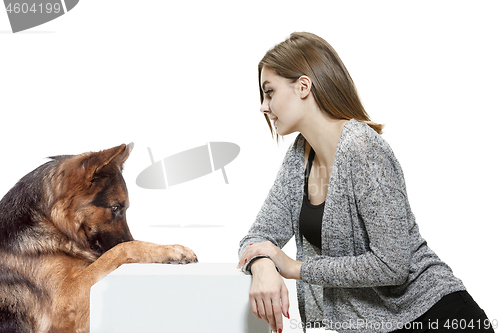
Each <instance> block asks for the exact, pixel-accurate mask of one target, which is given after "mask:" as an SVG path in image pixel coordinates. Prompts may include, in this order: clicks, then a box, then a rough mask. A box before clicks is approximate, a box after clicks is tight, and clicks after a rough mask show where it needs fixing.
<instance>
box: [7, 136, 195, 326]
mask: <svg viewBox="0 0 500 333" xmlns="http://www.w3.org/2000/svg"><path fill="white" fill-rule="evenodd" d="M132 146H133V144H130V145H128V146H127V145H121V146H118V147H114V148H111V149H107V150H104V151H101V152H96V153H93V152H91V153H85V154H81V155H65V156H56V157H51V160H50V161H49V162H47V163H45V164H43V165H41V166H40V167H38V168H37V169H35V170H34V171H32V172H31V173H29V174H27V175H26V176H25V177H24V178H22V179H21V180H20V181H19V182H18V183H17V184H16V185H15V186H14V187H13V188H12V189H11V190H10V191H9V192H8V193H7V194H6V195H5V197H4V198H3V199H2V200H1V201H0V332H8V333H21V332H23V333H25V332H36V333H42V332H50V333H52V332H88V331H89V327H90V319H89V313H90V312H89V307H90V288H91V287H92V285H94V284H95V283H96V282H97V281H99V280H100V279H101V278H103V277H104V276H106V275H107V274H109V273H110V272H112V271H113V270H115V269H116V268H118V267H119V266H120V265H122V264H125V263H182V264H184V263H191V262H196V261H197V258H196V255H195V254H194V253H193V251H191V250H190V249H188V248H186V247H184V246H181V245H156V244H152V243H146V242H141V241H135V240H134V239H133V238H132V235H131V234H130V231H129V228H128V225H127V220H126V217H125V211H126V210H127V208H128V206H129V200H128V194H127V188H126V186H125V181H124V179H123V177H122V169H123V163H124V162H125V160H126V159H127V158H128V156H129V154H130V151H131V150H132Z"/></svg>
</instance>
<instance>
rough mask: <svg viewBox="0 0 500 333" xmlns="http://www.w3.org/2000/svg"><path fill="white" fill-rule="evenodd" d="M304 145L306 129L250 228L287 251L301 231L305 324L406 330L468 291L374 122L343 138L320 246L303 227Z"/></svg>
mask: <svg viewBox="0 0 500 333" xmlns="http://www.w3.org/2000/svg"><path fill="white" fill-rule="evenodd" d="M304 143H305V139H304V137H303V136H302V135H300V134H299V135H298V136H297V139H296V140H295V142H294V143H293V144H292V145H291V146H290V148H289V150H288V152H287V154H286V156H285V159H284V161H283V164H282V166H281V169H280V170H279V172H278V176H277V178H276V180H275V182H274V185H273V186H272V188H271V190H270V191H269V194H268V196H267V198H266V200H265V202H264V204H263V206H262V208H261V210H260V212H259V213H258V215H257V218H256V220H255V222H254V224H253V225H252V226H251V228H250V230H249V232H248V235H247V236H245V237H244V238H243V239H242V240H241V242H240V250H239V255H240V256H241V254H242V253H243V251H244V250H245V248H246V247H247V246H248V245H249V244H250V243H256V242H261V241H266V240H269V241H271V242H272V243H274V244H275V245H277V246H279V247H280V248H282V247H283V246H284V245H285V244H286V243H287V242H288V241H289V240H290V239H291V238H292V237H293V236H294V235H295V241H296V245H297V260H299V261H303V264H302V268H301V272H300V273H301V279H302V281H297V294H298V303H299V310H300V314H301V318H302V325H303V326H304V327H308V328H309V327H318V326H313V325H314V324H313V323H316V324H318V323H319V322H321V323H322V324H323V326H324V327H325V328H326V329H331V330H336V331H339V332H350V331H353V330H355V331H357V332H388V331H393V330H396V329H398V328H401V327H402V325H404V324H405V323H408V322H411V321H413V320H415V319H416V318H418V317H419V316H421V315H422V314H423V313H424V312H426V311H427V310H428V309H430V308H431V306H432V305H434V304H435V303H436V302H437V301H438V300H439V299H440V298H441V297H443V296H445V295H447V294H449V293H452V292H455V291H459V290H465V287H464V285H463V284H462V282H461V281H460V280H459V279H458V278H456V277H455V276H454V275H453V273H452V271H451V269H450V267H449V266H447V265H446V264H445V263H444V262H443V261H441V260H440V259H439V258H438V256H437V255H436V254H435V253H434V252H433V251H432V250H431V249H430V248H429V247H428V246H427V243H426V241H425V240H424V239H423V238H422V237H421V236H420V233H419V229H418V226H417V224H416V223H415V218H414V216H413V214H412V212H411V209H410V205H409V203H408V198H407V194H406V186H405V181H404V177H403V171H402V170H401V167H400V165H399V163H398V161H397V160H396V157H395V156H394V153H393V152H392V150H391V148H390V147H389V145H388V144H387V143H386V142H385V141H384V140H383V139H382V137H381V136H380V135H378V134H377V133H376V132H375V131H374V130H373V129H371V128H370V127H369V126H368V125H366V124H364V123H361V122H358V121H356V120H354V119H352V120H350V121H349V122H347V123H346V124H345V126H344V129H343V130H342V134H341V137H340V140H339V142H338V144H337V151H336V154H335V161H334V165H333V169H332V173H331V176H330V182H329V185H328V193H327V197H326V202H325V208H324V215H323V222H322V226H323V227H322V235H321V237H322V245H321V249H318V248H316V247H314V246H313V245H311V244H309V243H308V242H307V240H306V239H305V238H303V237H302V236H301V235H300V233H299V226H298V220H299V214H300V210H301V204H302V196H303V187H304V186H303V184H304Z"/></svg>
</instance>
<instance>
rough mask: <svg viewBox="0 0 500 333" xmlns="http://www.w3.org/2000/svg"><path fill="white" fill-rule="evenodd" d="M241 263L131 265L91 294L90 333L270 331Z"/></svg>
mask: <svg viewBox="0 0 500 333" xmlns="http://www.w3.org/2000/svg"><path fill="white" fill-rule="evenodd" d="M251 279H252V277H251V276H248V275H245V274H244V273H242V272H241V271H240V270H237V269H236V264H207V263H197V264H188V265H168V264H128V265H123V266H121V267H120V268H118V269H117V270H115V271H114V272H112V273H111V274H109V275H108V276H106V277H105V278H103V279H102V280H101V281H99V282H98V283H96V284H95V285H94V286H93V287H92V289H91V293H90V331H91V333H112V332H117V333H118V332H119V333H126V332H133V333H142V332H147V333H154V332H172V333H190V332H196V333H200V332H203V333H211V332H217V333H221V332H241V333H269V332H270V327H269V325H268V324H267V323H266V322H264V321H263V320H261V319H257V318H256V317H255V316H254V315H253V314H252V312H251V311H250V304H249V299H248V292H249V290H250V285H251Z"/></svg>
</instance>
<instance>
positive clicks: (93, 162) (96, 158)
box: [82, 143, 134, 182]
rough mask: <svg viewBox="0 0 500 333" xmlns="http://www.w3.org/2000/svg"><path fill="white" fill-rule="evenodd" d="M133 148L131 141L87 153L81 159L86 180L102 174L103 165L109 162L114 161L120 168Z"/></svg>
mask: <svg viewBox="0 0 500 333" xmlns="http://www.w3.org/2000/svg"><path fill="white" fill-rule="evenodd" d="M133 148H134V144H133V143H130V144H128V145H125V144H122V145H120V146H117V147H113V148H110V149H106V150H103V151H100V152H97V153H90V154H88V155H87V156H86V158H85V159H84V160H83V161H82V166H83V168H84V170H85V172H86V174H87V180H89V181H90V182H92V180H94V179H95V178H98V177H100V176H102V174H103V173H104V170H105V167H106V166H108V165H110V164H111V163H114V164H115V165H117V166H118V167H119V168H120V170H122V168H123V163H125V161H126V160H127V158H128V157H129V155H130V152H131V151H132V149H133Z"/></svg>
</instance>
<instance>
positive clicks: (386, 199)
mask: <svg viewBox="0 0 500 333" xmlns="http://www.w3.org/2000/svg"><path fill="white" fill-rule="evenodd" d="M346 151H348V154H345V158H344V159H343V160H342V166H341V167H342V168H343V169H344V173H343V175H346V176H345V177H347V178H346V184H348V186H347V188H344V190H343V191H344V193H342V195H344V196H346V195H347V196H348V198H349V200H348V201H349V203H350V204H349V205H347V206H345V207H344V206H341V207H337V208H338V209H342V210H348V211H349V212H350V220H347V221H343V220H342V221H338V222H339V223H356V224H358V223H359V224H360V225H362V227H363V228H364V231H365V232H366V236H367V238H368V239H367V249H366V252H365V253H364V254H361V255H358V256H344V257H329V256H318V257H314V258H308V259H306V260H304V263H303V264H302V267H301V277H302V280H303V281H305V282H307V283H311V284H320V285H323V286H331V287H347V288H350V287H378V286H388V285H398V284H401V283H403V282H404V281H406V279H407V277H408V275H409V270H410V261H411V256H412V251H414V250H415V249H414V246H415V244H416V243H415V240H416V239H415V238H414V237H415V235H414V234H412V231H413V230H414V229H413V228H414V226H415V222H414V217H413V214H412V212H411V210H410V206H409V203H408V199H407V196H406V186H405V182H404V177H403V171H402V170H401V167H400V165H399V163H398V161H397V160H396V158H395V156H394V154H393V152H392V150H391V149H390V147H389V145H388V144H387V143H386V142H385V141H384V140H383V139H382V138H381V137H380V136H379V135H378V134H376V133H375V132H373V131H371V130H366V129H365V130H363V129H358V130H357V131H356V133H355V134H354V135H352V136H351V140H350V142H349V145H348V149H346ZM334 204H338V203H334ZM325 213H326V209H325ZM331 215H333V214H331ZM326 227H327V228H335V225H334V224H332V223H330V224H328V223H327V226H326ZM332 232H333V230H332Z"/></svg>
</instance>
